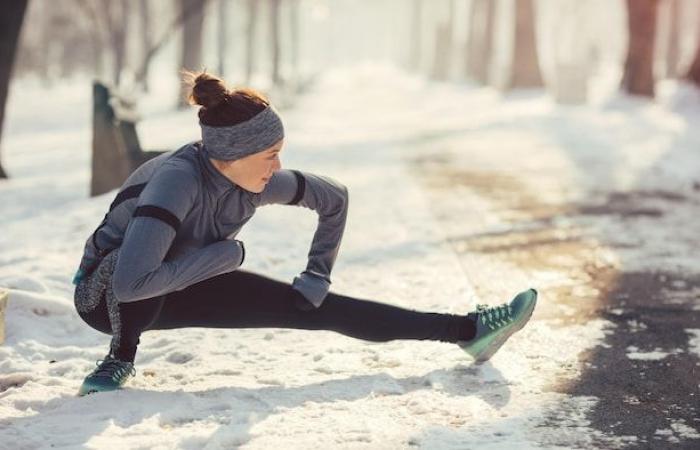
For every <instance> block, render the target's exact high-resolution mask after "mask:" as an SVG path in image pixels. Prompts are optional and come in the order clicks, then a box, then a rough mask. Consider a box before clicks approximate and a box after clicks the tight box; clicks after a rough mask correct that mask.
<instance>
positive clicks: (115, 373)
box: [78, 354, 136, 397]
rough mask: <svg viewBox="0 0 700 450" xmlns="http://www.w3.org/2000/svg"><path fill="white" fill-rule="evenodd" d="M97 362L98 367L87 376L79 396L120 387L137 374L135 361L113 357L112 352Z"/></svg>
mask: <svg viewBox="0 0 700 450" xmlns="http://www.w3.org/2000/svg"><path fill="white" fill-rule="evenodd" d="M96 364H97V368H96V369H95V370H93V371H92V373H91V374H90V375H88V376H87V377H85V380H84V381H83V384H82V386H80V390H79V391H78V396H80V397H82V396H83V395H87V394H91V393H93V392H104V391H114V390H116V389H120V388H121V387H122V386H123V385H124V383H126V381H127V380H128V379H129V378H131V377H132V376H134V375H136V369H135V368H134V363H132V362H129V361H122V360H120V359H116V358H113V357H112V355H111V354H109V355H107V356H105V359H101V360H98V361H97V362H96Z"/></svg>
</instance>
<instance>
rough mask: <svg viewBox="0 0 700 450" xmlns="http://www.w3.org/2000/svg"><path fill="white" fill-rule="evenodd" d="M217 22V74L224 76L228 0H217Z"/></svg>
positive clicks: (226, 49) (226, 51) (226, 48)
mask: <svg viewBox="0 0 700 450" xmlns="http://www.w3.org/2000/svg"><path fill="white" fill-rule="evenodd" d="M218 16H219V17H218V19H219V23H218V26H217V37H218V39H217V47H216V49H217V51H218V54H219V55H218V56H219V58H218V59H219V76H222V77H224V76H226V75H225V73H224V72H225V70H226V54H227V53H228V45H227V43H228V0H219V13H218Z"/></svg>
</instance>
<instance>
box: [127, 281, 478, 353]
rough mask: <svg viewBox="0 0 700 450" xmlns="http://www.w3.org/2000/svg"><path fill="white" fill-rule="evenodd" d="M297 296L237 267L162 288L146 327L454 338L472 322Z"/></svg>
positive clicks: (464, 335)
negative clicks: (307, 302)
mask: <svg viewBox="0 0 700 450" xmlns="http://www.w3.org/2000/svg"><path fill="white" fill-rule="evenodd" d="M300 297H301V294H300V293H299V292H298V291H296V290H295V289H293V288H292V287H291V284H289V283H285V282H282V281H279V280H276V279H273V278H270V277H266V276H263V275H260V274H256V273H253V272H249V271H245V270H241V269H239V270H236V271H234V272H230V273H226V274H223V275H219V276H217V277H213V278H210V279H208V280H205V281H202V282H200V283H197V284H194V285H192V286H189V287H188V288H186V289H183V290H181V291H176V292H172V293H169V294H167V295H166V296H165V300H164V302H163V307H162V309H161V310H160V314H159V315H158V317H157V318H156V319H155V320H154V321H153V323H152V324H151V325H150V326H149V327H147V329H161V330H162V329H173V328H184V327H210V328H262V327H276V328H297V329H306V330H331V331H336V332H338V333H342V334H344V335H347V336H351V337H354V338H358V339H364V340H368V341H375V342H384V341H389V340H393V339H419V340H424V339H429V340H439V341H444V342H457V341H458V340H467V339H470V338H471V336H473V334H474V322H473V321H472V320H471V318H467V316H462V315H454V314H441V313H433V312H420V311H414V310H410V309H404V308H400V307H397V306H392V305H389V304H384V303H378V302H374V301H370V300H362V299H358V298H354V297H349V296H344V295H338V294H335V293H333V292H329V293H328V295H327V297H326V299H325V300H324V302H323V304H322V305H321V307H319V308H316V309H312V310H309V311H302V310H301V309H299V308H297V307H296V306H295V301H298V300H299V298H300ZM301 298H303V297H301ZM137 303H138V302H137Z"/></svg>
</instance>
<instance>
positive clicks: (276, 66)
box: [270, 0, 282, 85]
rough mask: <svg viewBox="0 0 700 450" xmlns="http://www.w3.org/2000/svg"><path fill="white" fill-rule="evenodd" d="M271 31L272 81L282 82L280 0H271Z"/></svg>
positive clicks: (275, 83)
mask: <svg viewBox="0 0 700 450" xmlns="http://www.w3.org/2000/svg"><path fill="white" fill-rule="evenodd" d="M270 32H271V34H272V36H271V38H272V83H273V84H274V85H279V84H281V82H282V77H281V75H280V59H281V55H282V49H281V43H280V0H270Z"/></svg>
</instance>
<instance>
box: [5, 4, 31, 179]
mask: <svg viewBox="0 0 700 450" xmlns="http://www.w3.org/2000/svg"><path fill="white" fill-rule="evenodd" d="M27 3H28V0H16V1H14V2H9V3H8V4H6V5H4V6H3V8H2V9H3V11H2V14H0V143H2V127H3V122H4V121H5V105H6V103H7V96H8V92H9V90H10V80H11V79H12V66H13V65H14V62H15V54H16V53H17V47H18V46H19V37H20V31H21V29H22V22H23V21H24V14H25V12H26V11H27ZM0 178H7V173H5V170H4V169H3V168H2V163H0Z"/></svg>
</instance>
